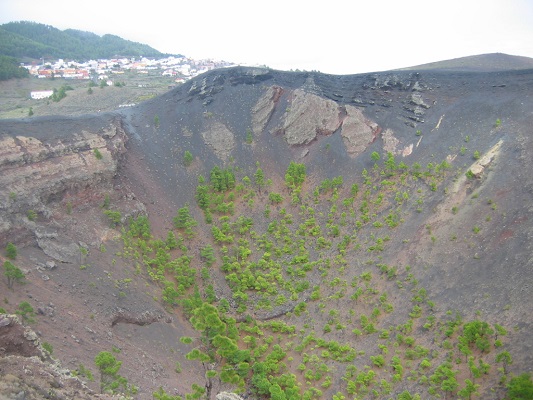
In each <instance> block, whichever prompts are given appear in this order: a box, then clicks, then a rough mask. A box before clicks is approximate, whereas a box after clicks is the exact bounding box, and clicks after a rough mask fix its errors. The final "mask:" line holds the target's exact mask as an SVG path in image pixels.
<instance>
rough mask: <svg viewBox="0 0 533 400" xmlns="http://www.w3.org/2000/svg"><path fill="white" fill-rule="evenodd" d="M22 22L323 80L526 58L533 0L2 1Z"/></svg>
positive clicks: (6, 14) (531, 47) (1, 10)
mask: <svg viewBox="0 0 533 400" xmlns="http://www.w3.org/2000/svg"><path fill="white" fill-rule="evenodd" d="M22 20H25V21H35V22H40V23H44V24H48V25H52V26H54V27H56V28H59V29H61V30H63V29H67V28H73V29H80V30H84V31H90V32H94V33H96V34H98V35H103V34H106V33H111V34H115V35H118V36H121V37H122V38H124V39H128V40H133V41H136V42H141V43H145V44H148V45H150V46H152V47H154V48H155V49H157V50H159V51H162V52H168V53H177V54H183V55H185V56H188V57H192V58H196V59H201V58H215V59H219V60H226V61H232V62H235V63H242V64H261V65H267V66H269V67H271V68H276V69H284V70H290V69H305V70H318V71H321V72H325V73H331V74H350V73H362V72H372V71H383V70H388V69H394V68H401V67H408V66H413V65H418V64H423V63H428V62H433V61H440V60H446V59H451V58H458V57H463V56H468V55H476V54H483V53H497V52H498V53H507V54H512V55H521V56H527V57H533V0H434V1H431V0H364V1H360V0H351V1H344V0H342V1H336V0H331V1H312V0H306V1H301V0H266V1H265V0H264V1H253V0H203V1H202V0H187V1H181V0H144V1H134V0H128V1H123V0H105V1H104V0H88V1H72V0H0V23H5V22H10V21H22Z"/></svg>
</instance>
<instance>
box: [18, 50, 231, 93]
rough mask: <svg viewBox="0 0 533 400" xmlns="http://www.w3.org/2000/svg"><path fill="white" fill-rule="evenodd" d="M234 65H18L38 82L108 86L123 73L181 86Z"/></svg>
mask: <svg viewBox="0 0 533 400" xmlns="http://www.w3.org/2000/svg"><path fill="white" fill-rule="evenodd" d="M233 65H235V64H233V63H230V62H226V61H218V60H213V59H207V60H194V59H192V58H187V57H175V56H170V57H165V58H160V59H154V58H146V57H142V58H139V59H136V58H113V59H109V60H108V59H99V60H89V61H86V62H76V61H65V60H63V59H59V60H55V61H47V62H45V61H44V59H41V62H40V63H39V62H34V63H32V64H22V67H24V68H26V69H27V70H28V72H29V73H30V75H31V76H34V77H36V78H40V79H47V78H48V79H51V78H54V79H55V78H64V79H87V80H93V81H105V82H106V84H107V85H109V86H111V85H113V84H114V83H116V82H118V81H119V80H120V78H119V77H120V75H121V74H124V73H125V72H127V71H134V72H136V73H138V74H149V73H150V74H155V75H161V76H168V77H173V78H175V79H174V82H175V83H176V84H179V83H184V82H185V81H187V80H188V79H191V78H194V77H195V76H197V75H200V74H202V73H204V72H207V71H209V70H212V69H216V68H225V67H231V66H233ZM52 94H53V91H51V90H43V91H34V92H31V95H30V97H31V98H32V99H34V100H38V99H43V98H48V97H50V96H52Z"/></svg>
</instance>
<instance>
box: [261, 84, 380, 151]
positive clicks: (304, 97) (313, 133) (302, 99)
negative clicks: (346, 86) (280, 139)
mask: <svg viewBox="0 0 533 400" xmlns="http://www.w3.org/2000/svg"><path fill="white" fill-rule="evenodd" d="M284 94H285V96H286V99H285V101H284V102H280V98H281V96H282V95H284ZM280 104H281V105H280ZM279 107H285V110H284V113H283V114H282V117H281V119H280V121H279V122H274V123H278V125H277V127H276V128H274V129H273V133H281V134H283V135H284V137H285V140H286V142H287V144H288V145H289V146H301V145H308V144H310V143H312V142H313V141H315V140H317V138H318V137H319V136H328V135H332V134H333V133H335V132H337V131H340V134H341V136H342V139H343V143H344V146H345V148H346V152H347V153H348V154H349V155H350V156H351V157H355V156H357V155H358V154H360V153H362V152H363V151H364V150H365V149H366V148H367V147H368V145H370V144H371V143H372V142H373V141H374V140H375V138H376V136H377V135H378V134H379V133H380V132H381V128H380V127H379V126H378V124H377V123H376V122H374V121H372V120H370V119H369V118H367V117H365V116H364V115H363V112H362V111H361V110H359V109H358V108H357V107H354V106H351V105H345V106H344V105H340V104H339V103H337V102H335V101H333V100H330V99H325V98H323V97H320V96H318V95H316V94H313V93H310V92H307V91H305V90H302V89H296V90H285V89H283V88H281V87H278V86H271V87H269V88H268V89H267V90H266V91H265V94H264V95H263V96H262V97H261V98H260V99H259V101H258V102H257V103H256V105H255V106H254V107H253V109H252V127H253V131H254V133H261V132H262V131H263V130H265V129H267V126H268V123H269V122H270V121H271V118H272V116H273V115H274V112H275V111H276V109H277V108H279Z"/></svg>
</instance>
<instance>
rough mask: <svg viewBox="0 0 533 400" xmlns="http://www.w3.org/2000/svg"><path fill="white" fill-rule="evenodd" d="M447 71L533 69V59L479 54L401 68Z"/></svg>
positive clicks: (496, 54)
mask: <svg viewBox="0 0 533 400" xmlns="http://www.w3.org/2000/svg"><path fill="white" fill-rule="evenodd" d="M436 69H441V70H447V71H476V72H490V71H513V70H520V69H533V58H530V57H522V56H512V55H509V54H504V53H490V54H479V55H475V56H468V57H461V58H453V59H451V60H443V61H437V62H432V63H428V64H421V65H416V66H413V67H407V68H400V70H404V71H405V70H407V71H409V70H436Z"/></svg>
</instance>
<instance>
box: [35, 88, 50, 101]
mask: <svg viewBox="0 0 533 400" xmlns="http://www.w3.org/2000/svg"><path fill="white" fill-rule="evenodd" d="M53 94H54V91H53V90H36V91H34V92H31V93H30V96H31V98H32V99H34V100H41V99H47V98H48V97H51V96H52V95H53Z"/></svg>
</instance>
